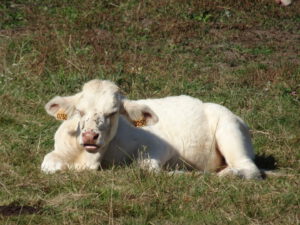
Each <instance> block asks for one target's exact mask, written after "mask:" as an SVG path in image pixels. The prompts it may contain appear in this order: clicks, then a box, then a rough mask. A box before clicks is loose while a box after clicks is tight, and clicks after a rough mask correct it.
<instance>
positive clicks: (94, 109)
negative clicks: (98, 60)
mask: <svg viewBox="0 0 300 225" xmlns="http://www.w3.org/2000/svg"><path fill="white" fill-rule="evenodd" d="M45 109H46V111H47V112H48V114H50V115H52V116H54V117H56V118H57V119H66V120H72V119H76V120H78V121H79V122H78V126H77V140H78V143H79V144H80V145H81V146H82V147H83V148H84V149H85V150H87V151H89V152H103V151H105V149H106V146H107V145H108V144H109V143H110V141H111V140H112V139H113V137H114V136H115V134H116V132H117V128H118V122H119V117H120V115H121V114H123V115H124V116H125V117H126V118H127V119H128V120H129V121H136V120H144V121H146V125H151V124H155V123H156V122H157V121H158V117H157V116H156V114H155V113H154V112H153V111H152V110H151V109H150V108H149V107H148V106H146V105H141V104H137V103H136V102H135V101H130V100H127V99H125V98H124V97H123V96H122V94H121V93H120V91H119V88H118V87H117V86H116V85H115V84H114V83H112V82H110V81H105V80H92V81H89V82H87V83H86V84H85V85H84V86H83V88H82V91H81V92H79V93H77V94H75V95H73V96H67V97H60V96H57V97H55V98H53V99H52V100H50V101H49V102H48V103H47V104H46V106H45Z"/></svg>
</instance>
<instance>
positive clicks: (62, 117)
mask: <svg viewBox="0 0 300 225" xmlns="http://www.w3.org/2000/svg"><path fill="white" fill-rule="evenodd" d="M56 119H58V120H67V119H68V115H67V114H66V112H65V110H63V109H59V110H58V112H57V114H56Z"/></svg>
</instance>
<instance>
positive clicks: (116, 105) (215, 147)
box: [42, 80, 261, 179]
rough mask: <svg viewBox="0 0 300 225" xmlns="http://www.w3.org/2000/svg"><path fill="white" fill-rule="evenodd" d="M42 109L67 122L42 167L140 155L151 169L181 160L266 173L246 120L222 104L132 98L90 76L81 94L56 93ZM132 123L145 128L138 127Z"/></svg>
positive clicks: (83, 165) (88, 165)
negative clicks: (257, 161) (256, 160)
mask: <svg viewBox="0 0 300 225" xmlns="http://www.w3.org/2000/svg"><path fill="white" fill-rule="evenodd" d="M45 108H46V110H47V112H48V113H49V114H50V115H52V116H55V117H57V118H64V119H67V120H65V121H64V122H63V123H62V124H61V126H60V127H59V128H58V130H57V132H56V134H55V147H54V151H52V152H50V153H48V154H47V155H46V156H45V158H44V161H43V163H42V170H43V171H44V172H48V173H52V172H55V171H57V170H63V169H67V168H72V169H75V170H82V169H97V168H99V166H100V162H101V161H106V162H108V163H124V162H128V161H130V160H132V159H137V160H138V163H139V165H140V166H141V167H142V168H145V169H149V170H151V171H159V170H160V169H161V168H163V167H172V166H174V165H179V164H181V163H184V164H185V165H187V166H188V167H190V168H194V169H198V170H201V171H216V172H218V174H219V175H220V176H221V175H227V174H234V175H237V176H239V177H243V178H246V179H250V178H260V177H261V174H260V171H259V169H258V168H257V167H256V165H255V164H254V162H253V158H254V153H253V148H252V144H251V140H250V136H249V132H248V128H247V126H246V125H245V123H244V122H243V121H242V120H241V119H240V118H239V117H237V116H236V115H234V114H233V113H232V112H231V111H229V110H228V109H227V108H225V107H223V106H221V105H217V104H213V103H203V102H201V101H200V100H198V99H195V98H192V97H189V96H174V97H166V98H161V99H145V100H137V101H131V100H127V99H125V98H124V97H123V96H122V95H121V94H120V91H119V89H118V87H117V86H116V85H115V84H113V83H112V82H110V81H100V80H92V81H90V82H88V83H86V84H85V85H84V87H83V90H82V91H81V92H80V93H78V94H76V95H73V96H69V97H55V98H53V99H52V100H51V101H50V102H49V103H47V104H46V107H45ZM134 121H139V123H142V124H144V125H145V126H143V127H134V126H133V125H132V123H133V122H134Z"/></svg>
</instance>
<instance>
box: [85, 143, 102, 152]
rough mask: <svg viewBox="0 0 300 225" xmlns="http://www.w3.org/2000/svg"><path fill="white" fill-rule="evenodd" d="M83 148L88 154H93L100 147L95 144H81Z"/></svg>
mask: <svg viewBox="0 0 300 225" xmlns="http://www.w3.org/2000/svg"><path fill="white" fill-rule="evenodd" d="M83 147H84V149H85V150H86V151H88V152H90V153H95V152H97V150H98V149H99V148H100V146H99V145H96V144H83Z"/></svg>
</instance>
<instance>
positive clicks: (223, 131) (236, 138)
mask: <svg viewBox="0 0 300 225" xmlns="http://www.w3.org/2000/svg"><path fill="white" fill-rule="evenodd" d="M216 141H217V145H218V148H219V150H220V152H221V154H222V155H223V156H224V158H225V161H226V164H227V165H228V167H227V168H225V169H224V170H222V171H220V172H219V176H225V175H236V176H239V177H242V178H245V179H261V173H260V170H259V169H258V168H257V166H256V165H255V163H254V161H253V159H254V150H253V147H252V143H251V138H250V134H249V130H248V128H247V126H246V125H245V124H244V122H243V121H242V120H241V119H239V118H231V119H230V120H226V121H223V122H220V123H219V126H218V128H217V131H216Z"/></svg>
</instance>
